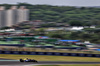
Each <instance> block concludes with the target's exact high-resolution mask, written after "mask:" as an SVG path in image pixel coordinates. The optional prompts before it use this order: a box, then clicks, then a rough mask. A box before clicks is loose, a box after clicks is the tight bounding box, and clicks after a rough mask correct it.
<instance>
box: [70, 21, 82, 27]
mask: <svg viewBox="0 0 100 66" xmlns="http://www.w3.org/2000/svg"><path fill="white" fill-rule="evenodd" d="M69 24H70V26H83V23H82V22H81V21H77V20H72V21H69Z"/></svg>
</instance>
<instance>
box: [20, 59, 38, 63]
mask: <svg viewBox="0 0 100 66" xmlns="http://www.w3.org/2000/svg"><path fill="white" fill-rule="evenodd" d="M19 61H20V62H38V61H37V60H34V59H27V60H24V59H20V60H19Z"/></svg>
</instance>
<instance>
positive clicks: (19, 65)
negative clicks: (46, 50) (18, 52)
mask: <svg viewBox="0 0 100 66" xmlns="http://www.w3.org/2000/svg"><path fill="white" fill-rule="evenodd" d="M40 64H42V65H43V64H100V62H70V61H38V63H36V62H19V60H11V59H2V58H0V66H3V65H6V66H24V65H25V66H26V65H40Z"/></svg>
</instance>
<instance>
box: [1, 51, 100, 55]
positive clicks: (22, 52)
mask: <svg viewBox="0 0 100 66" xmlns="http://www.w3.org/2000/svg"><path fill="white" fill-rule="evenodd" d="M0 54H19V55H54V56H78V57H100V54H84V53H61V52H28V51H2V50H0Z"/></svg>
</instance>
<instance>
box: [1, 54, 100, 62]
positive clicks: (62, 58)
mask: <svg viewBox="0 0 100 66" xmlns="http://www.w3.org/2000/svg"><path fill="white" fill-rule="evenodd" d="M0 58H6V59H17V60H18V59H20V58H22V59H24V58H31V59H36V60H38V61H91V62H92V61H93V62H100V58H92V57H69V56H45V55H11V54H0Z"/></svg>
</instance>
